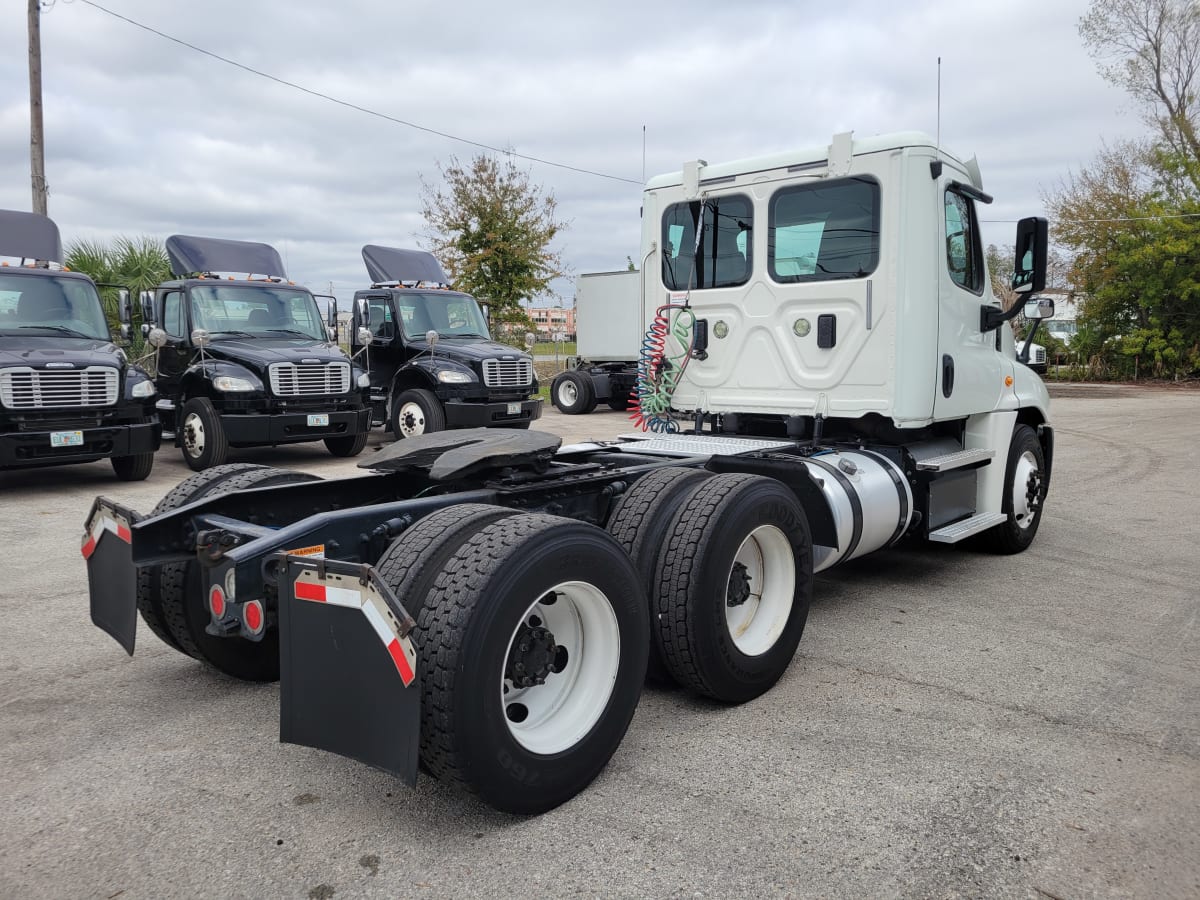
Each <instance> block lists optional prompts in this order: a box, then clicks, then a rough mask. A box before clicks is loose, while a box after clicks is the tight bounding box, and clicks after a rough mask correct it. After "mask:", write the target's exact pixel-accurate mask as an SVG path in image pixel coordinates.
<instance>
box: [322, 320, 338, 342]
mask: <svg viewBox="0 0 1200 900" xmlns="http://www.w3.org/2000/svg"><path fill="white" fill-rule="evenodd" d="M325 333H326V334H327V335H329V340H331V341H333V342H334V343H335V344H336V343H337V339H338V327H337V325H336V324H334V325H326V326H325Z"/></svg>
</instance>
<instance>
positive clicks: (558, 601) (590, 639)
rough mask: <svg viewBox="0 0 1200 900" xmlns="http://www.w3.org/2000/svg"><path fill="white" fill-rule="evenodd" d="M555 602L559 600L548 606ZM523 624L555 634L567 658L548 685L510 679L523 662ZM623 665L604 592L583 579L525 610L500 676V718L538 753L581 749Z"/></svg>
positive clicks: (614, 619) (549, 677)
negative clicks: (524, 684)
mask: <svg viewBox="0 0 1200 900" xmlns="http://www.w3.org/2000/svg"><path fill="white" fill-rule="evenodd" d="M549 597H553V598H555V599H554V601H553V602H551V603H543V602H542V601H543V600H546V599H547V598H549ZM539 623H540V624H539ZM524 626H530V627H540V628H545V629H546V630H548V631H549V632H550V633H551V634H552V635H553V638H554V643H555V644H556V645H557V646H558V647H559V648H561V650H563V651H565V654H566V656H565V664H564V665H563V667H562V670H561V671H557V672H551V673H550V674H548V675H546V676H545V681H544V683H542V684H534V685H532V686H529V687H518V686H517V685H515V684H514V683H513V681H512V680H510V679H509V678H508V677H507V676H508V672H509V665H510V662H515V661H517V660H519V659H520V658H521V657H520V652H521V651H520V649H519V647H518V639H519V638H520V637H521V636H522V632H523V627H524ZM620 663H621V632H620V629H619V628H618V626H617V615H616V613H615V612H614V611H613V608H612V603H611V602H610V601H609V599H608V597H607V596H605V594H604V592H603V591H601V590H600V589H599V588H597V587H596V586H595V585H592V584H588V583H586V582H583V581H565V582H563V583H561V584H556V585H555V586H554V587H553V588H551V589H550V590H549V591H547V592H546V593H545V594H543V595H542V597H540V598H539V599H538V600H537V601H535V602H534V603H533V604H532V605H531V606H530V607H529V608H528V609H527V610H525V614H524V615H523V616H522V617H521V622H520V624H518V625H517V627H516V628H514V629H513V633H512V637H511V638H510V639H509V643H508V652H507V653H506V654H505V662H504V668H503V669H502V670H501V672H500V706H501V715H503V716H504V720H505V722H506V723H507V724H508V731H509V734H511V735H512V736H513V738H514V739H515V740H516V742H517V743H518V744H520V745H521V746H522V747H524V748H525V749H526V750H528V751H530V752H531V753H539V754H542V755H549V754H553V753H561V752H562V751H564V750H569V749H570V748H571V747H574V746H575V745H576V744H578V743H579V742H580V741H581V740H583V738H584V737H585V736H586V735H587V734H588V732H589V731H591V730H592V727H593V726H594V725H595V724H596V723H597V722H598V721H599V720H600V716H601V715H602V714H603V712H604V709H605V707H606V706H607V705H608V698H609V697H610V696H611V695H612V692H613V686H614V685H615V684H616V681H617V672H618V670H619V669H620Z"/></svg>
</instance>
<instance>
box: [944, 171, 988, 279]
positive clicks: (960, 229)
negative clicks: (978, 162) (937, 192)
mask: <svg viewBox="0 0 1200 900" xmlns="http://www.w3.org/2000/svg"><path fill="white" fill-rule="evenodd" d="M946 267H947V269H948V270H949V272H950V278H951V280H953V281H954V283H955V284H957V285H958V286H959V287H961V288H965V289H966V290H968V291H970V292H971V293H973V294H982V293H983V247H982V245H981V243H980V238H979V223H978V222H977V221H976V219H975V205H974V204H973V203H972V202H971V199H970V198H969V197H964V196H963V195H962V194H960V193H958V192H956V191H946Z"/></svg>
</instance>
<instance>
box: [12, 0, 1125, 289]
mask: <svg viewBox="0 0 1200 900" xmlns="http://www.w3.org/2000/svg"><path fill="white" fill-rule="evenodd" d="M104 5H107V6H109V7H110V8H111V9H113V10H114V11H117V12H119V13H121V14H123V15H127V16H129V17H130V18H133V19H136V20H138V21H141V22H144V23H146V24H147V25H151V26H153V27H156V28H159V29H161V30H162V31H165V32H168V33H170V34H173V35H176V36H178V37H180V38H182V39H185V40H188V41H190V42H192V43H195V44H197V45H198V46H201V47H205V48H207V49H210V50H212V51H214V52H217V53H220V54H222V55H225V56H228V57H230V58H233V59H236V60H238V61H240V62H242V63H244V64H245V65H248V66H252V67H255V68H259V69H262V70H264V71H267V72H270V73H272V74H274V75H276V76H278V77H280V78H283V79H287V80H291V81H295V82H297V83H299V84H302V85H304V86H306V87H309V88H311V89H313V90H319V91H322V92H325V93H328V94H331V95H334V96H337V97H339V98H341V99H344V100H346V101H348V102H351V103H355V104H359V105H361V106H365V107H369V108H372V109H375V110H378V111H380V112H383V113H386V114H389V115H393V116H395V117H398V118H401V119H405V120H408V121H411V122H415V123H418V124H421V125H424V126H427V127H430V128H434V129H437V130H441V131H445V132H450V133H454V134H458V135H461V136H463V137H467V138H470V139H473V140H477V141H480V142H483V143H487V144H491V145H493V146H498V147H507V148H511V149H512V150H514V151H516V152H518V153H523V154H528V155H532V156H537V157H541V158H543V159H549V160H554V161H558V162H563V163H566V164H569V165H572V166H576V167H579V168H584V169H592V170H596V171H601V172H606V173H611V174H614V175H619V176H621V177H624V178H630V179H633V180H634V181H638V182H640V180H641V178H642V151H643V148H642V126H643V125H645V126H646V147H645V157H646V163H645V164H646V174H647V175H654V174H657V173H660V172H664V171H670V170H673V169H678V168H679V166H680V165H681V164H682V163H683V162H684V161H685V160H688V159H695V158H705V159H707V160H708V161H709V162H714V163H715V162H720V161H724V160H729V159H738V158H745V157H750V156H756V155H760V154H765V153H771V152H776V151H779V150H783V149H788V148H795V147H804V146H820V145H823V144H825V143H827V142H828V141H829V138H830V136H831V135H832V134H833V133H835V132H837V131H841V130H850V129H854V130H856V131H857V132H858V133H859V134H860V135H865V134H875V133H881V132H886V131H893V130H909V129H914V128H915V129H920V130H924V131H928V132H932V131H933V130H934V129H935V127H936V102H935V101H936V79H937V70H936V65H935V61H936V58H937V57H938V56H939V55H940V56H941V57H942V59H943V69H942V131H941V133H942V137H943V140H944V143H945V144H946V146H947V147H948V148H950V149H951V150H952V151H953V152H956V153H958V154H960V155H965V156H970V155H971V154H972V153H977V154H978V156H979V159H980V163H981V166H982V168H983V171H984V180H985V183H986V185H987V188H988V190H989V191H991V192H993V193H994V194H995V195H996V197H997V201H996V204H995V205H994V206H993V207H992V208H990V209H988V210H986V211H985V213H984V216H985V218H987V219H1016V218H1018V217H1019V216H1021V215H1028V214H1034V213H1039V212H1042V207H1041V201H1040V195H1041V192H1042V190H1043V189H1044V188H1048V187H1050V186H1052V185H1053V184H1054V183H1055V182H1056V181H1057V180H1058V179H1059V178H1060V177H1062V176H1063V175H1065V174H1066V173H1067V172H1068V171H1069V170H1071V169H1072V168H1074V169H1077V168H1078V167H1079V166H1080V165H1082V164H1083V163H1085V162H1086V161H1087V160H1088V159H1090V157H1091V156H1092V154H1093V153H1094V151H1095V150H1096V149H1097V148H1098V147H1099V144H1100V141H1101V139H1102V138H1108V139H1110V140H1111V139H1117V138H1120V137H1124V136H1129V135H1134V134H1139V133H1141V132H1142V130H1143V129H1142V126H1141V125H1140V123H1139V122H1138V120H1137V117H1136V115H1133V114H1132V113H1130V112H1129V110H1128V108H1127V107H1126V106H1125V100H1124V97H1123V96H1122V95H1121V94H1120V93H1119V92H1118V91H1116V90H1114V89H1113V88H1111V87H1110V86H1108V85H1106V84H1105V83H1104V82H1103V81H1102V80H1101V79H1100V77H1099V76H1098V75H1097V74H1096V73H1095V69H1094V66H1093V64H1092V62H1091V60H1090V59H1088V57H1087V55H1086V53H1085V52H1084V50H1083V48H1082V47H1081V46H1080V43H1079V39H1078V36H1077V35H1076V32H1075V23H1076V21H1077V20H1078V17H1079V16H1080V15H1081V14H1082V13H1083V11H1084V9H1085V8H1086V3H1084V2H1070V3H1062V4H1049V3H1044V2H1043V3H1038V2H1033V0H1013V2H1010V3H992V2H989V3H974V4H962V3H949V2H932V0H931V2H924V3H920V2H917V3H910V4H906V5H887V6H884V5H882V4H878V3H873V2H855V0H851V2H844V3H841V4H837V5H836V6H832V7H829V6H819V5H817V4H801V3H796V2H785V0H758V2H752V3H740V4H736V5H733V4H727V3H720V4H719V3H715V2H707V0H704V2H695V3H691V4H687V5H682V4H662V3H654V2H642V3H635V2H625V0H617V2H609V3H605V4H590V5H589V4H584V5H571V4H563V3H561V2H558V3H542V2H537V3H520V4H508V5H500V4H483V3H477V2H466V3H458V4H454V5H450V4H445V3H432V2H417V3H410V2H406V3H404V4H382V3H377V2H369V0H342V2H339V3H338V4H336V5H333V4H317V3H309V4H296V3H283V2H279V0H260V2H255V3H245V2H242V3H235V2H232V0H208V2H206V3H204V4H162V3H157V2H154V0H105V2H104ZM18 7H22V8H18ZM23 13H24V10H23V4H15V3H11V4H8V6H7V7H6V10H5V12H4V13H3V14H2V16H0V25H2V26H4V27H2V28H0V51H2V52H0V78H2V80H0V85H3V87H2V88H0V171H2V172H3V173H4V177H3V178H2V179H0V205H2V206H6V207H12V208H18V209H23V208H28V204H29V189H28V184H29V178H28V143H27V139H26V134H27V129H28V118H27V114H28V113H27V99H28V98H27V82H26V70H25V29H24V15H23ZM42 31H43V48H44V57H45V62H44V67H45V74H44V90H45V109H46V125H47V145H46V154H47V175H48V180H49V183H50V187H51V191H52V194H51V198H50V212H51V215H52V216H54V217H55V218H56V219H57V220H58V221H59V223H60V225H61V227H62V229H63V232H64V234H65V236H66V237H67V238H68V239H72V238H79V237H99V238H107V237H111V236H113V235H116V234H121V233H140V232H145V233H150V234H155V235H159V236H165V235H167V234H170V233H173V232H184V233H199V234H212V235H220V236H226V237H236V238H248V239H255V240H266V241H270V242H272V243H275V244H276V245H278V246H279V247H280V249H281V251H284V252H285V253H286V256H287V260H288V264H289V270H290V272H291V273H292V275H293V277H294V278H296V280H298V281H302V282H304V283H308V284H310V285H312V286H313V287H314V288H324V287H325V286H326V285H327V284H328V283H329V282H330V281H332V282H334V283H335V285H336V287H337V289H338V291H339V292H341V293H343V294H348V293H349V292H351V291H352V290H353V289H354V288H355V287H356V286H358V285H360V284H361V283H362V282H363V281H364V280H365V279H364V273H363V269H362V264H361V260H360V257H359V248H360V247H361V245H362V244H363V243H368V242H382V243H392V244H400V245H405V244H409V245H411V244H412V243H414V241H415V240H416V238H417V236H418V235H419V233H420V231H421V228H422V224H423V223H422V221H421V218H420V215H419V207H420V203H419V194H420V178H421V177H424V178H425V179H426V180H427V181H436V179H437V166H438V163H439V162H443V163H444V162H446V161H448V160H449V158H450V157H451V156H452V155H455V156H458V157H459V158H460V159H464V160H465V159H469V158H470V157H471V156H472V155H473V154H474V153H475V152H477V149H476V148H473V147H471V146H469V145H465V144H462V143H458V142H454V141H450V140H447V139H445V138H441V137H437V136H434V135H431V134H428V133H425V132H421V131H417V130H414V129H411V128H405V127H402V126H398V125H395V124H391V123H389V122H385V121H382V120H380V119H377V118H373V117H371V116H368V115H366V114H363V113H361V112H356V111H353V110H349V109H346V108H344V107H340V106H336V105H334V104H332V103H329V102H327V101H324V100H320V99H318V98H315V97H312V96H308V95H305V94H303V93H300V92H298V91H295V90H292V89H289V88H287V87H284V86H282V85H279V84H276V83H273V82H270V81H267V80H265V79H262V78H259V77H256V76H254V75H252V74H249V73H247V72H244V71H240V70H238V69H235V68H233V67H231V66H228V65H226V64H224V63H220V62H218V61H216V60H213V59H211V58H208V57H206V56H203V55H201V54H198V53H195V52H194V51H191V50H188V49H186V48H183V47H180V46H179V45H177V44H173V43H171V42H169V41H166V40H163V39H162V38H159V37H156V36H154V35H151V34H149V33H147V32H145V31H142V30H140V29H137V28H134V27H132V26H130V25H128V24H127V23H124V22H121V21H118V20H116V19H114V18H112V17H110V16H107V15H105V14H103V13H101V12H99V11H97V10H95V9H92V8H90V7H88V6H87V5H86V4H84V3H82V2H79V0H75V2H66V0H58V2H57V3H56V4H55V5H54V7H53V8H52V9H51V10H50V11H49V12H47V13H46V14H45V15H44V17H43V23H42ZM518 162H519V164H520V165H522V166H523V167H528V168H530V169H531V171H532V177H533V180H534V181H535V182H536V183H539V184H541V185H543V186H544V187H545V189H546V190H548V191H553V193H554V194H555V195H556V196H557V198H558V200H559V204H560V205H559V209H560V214H561V216H562V217H563V218H564V219H567V220H569V222H570V226H571V227H570V228H569V230H568V231H567V232H566V233H565V235H564V236H563V238H562V240H561V242H560V246H561V249H562V250H563V254H564V257H565V259H566V261H567V262H568V264H569V265H570V266H571V267H572V268H573V270H574V271H575V272H585V271H594V270H601V269H611V268H620V267H622V266H623V265H624V262H625V258H626V256H627V255H630V256H634V257H635V258H636V256H637V253H638V249H637V248H638V244H639V234H640V222H639V218H638V209H639V206H640V197H639V187H638V185H636V184H627V183H623V182H619V181H612V180H607V179H601V178H596V177H592V176H588V175H583V174H580V173H576V172H571V171H567V170H564V169H558V168H554V167H551V166H546V165H539V164H528V163H523V162H520V161H518ZM1011 231H1012V226H1011V225H1009V224H997V225H990V226H988V231H987V235H986V237H987V239H988V240H990V241H993V242H996V243H1002V242H1005V241H1007V240H1008V239H1009V235H1010V234H1011ZM559 290H560V292H561V293H564V294H567V295H569V293H570V291H571V285H570V283H569V282H566V283H563V284H562V285H560V286H559Z"/></svg>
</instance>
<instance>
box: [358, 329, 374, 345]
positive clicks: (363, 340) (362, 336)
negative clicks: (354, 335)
mask: <svg viewBox="0 0 1200 900" xmlns="http://www.w3.org/2000/svg"><path fill="white" fill-rule="evenodd" d="M374 337H375V335H373V334H371V329H370V328H360V329H358V343H359V344H360V345H361V346H363V347H366V346H367V345H368V344H370V343H371V341H372V340H373V339H374Z"/></svg>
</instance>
